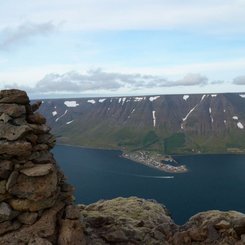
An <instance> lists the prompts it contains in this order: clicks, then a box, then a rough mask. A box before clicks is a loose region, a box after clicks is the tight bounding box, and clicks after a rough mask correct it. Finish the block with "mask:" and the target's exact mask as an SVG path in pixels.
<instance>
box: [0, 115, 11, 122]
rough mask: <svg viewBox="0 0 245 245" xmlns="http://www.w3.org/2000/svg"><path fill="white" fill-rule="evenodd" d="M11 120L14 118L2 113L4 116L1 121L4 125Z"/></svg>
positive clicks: (0, 118)
mask: <svg viewBox="0 0 245 245" xmlns="http://www.w3.org/2000/svg"><path fill="white" fill-rule="evenodd" d="M11 120H12V118H11V117H10V116H9V115H8V114H6V113H2V115H1V116H0V121H2V122H3V123H7V122H9V121H11Z"/></svg>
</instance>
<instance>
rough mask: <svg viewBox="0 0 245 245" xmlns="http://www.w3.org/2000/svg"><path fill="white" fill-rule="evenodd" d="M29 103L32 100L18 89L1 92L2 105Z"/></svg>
mask: <svg viewBox="0 0 245 245" xmlns="http://www.w3.org/2000/svg"><path fill="white" fill-rule="evenodd" d="M29 101H30V100H29V98H28V96H27V94H26V92H25V91H21V90H18V89H10V90H1V91H0V103H15V104H20V105H26V104H28V103H29Z"/></svg>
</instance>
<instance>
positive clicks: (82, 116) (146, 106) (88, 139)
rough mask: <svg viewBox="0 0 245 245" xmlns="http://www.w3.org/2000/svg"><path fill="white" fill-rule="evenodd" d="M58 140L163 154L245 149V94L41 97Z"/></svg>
mask: <svg viewBox="0 0 245 245" xmlns="http://www.w3.org/2000/svg"><path fill="white" fill-rule="evenodd" d="M40 112H41V113H42V114H43V115H44V116H45V117H46V118H47V120H48V124H49V126H51V127H52V128H53V133H54V134H55V135H56V136H57V137H58V142H59V143H65V144H75V145H81V146H88V147H102V148H113V149H127V150H137V149H147V150H156V151H162V152H165V153H169V154H173V153H190V152H193V153H200V152H201V153H208V152H209V153H213V152H216V153H218V152H222V153H223V152H242V151H244V150H245V130H244V127H245V93H223V94H190V95H187V94H185V95H184V94H183V95H159V96H158V95H156V96H137V97H136V96H135V97H111V98H108V97H105V98H79V99H77V98H76V99H48V100H43V104H42V107H41V109H40Z"/></svg>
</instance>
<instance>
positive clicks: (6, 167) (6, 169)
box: [0, 160, 13, 179]
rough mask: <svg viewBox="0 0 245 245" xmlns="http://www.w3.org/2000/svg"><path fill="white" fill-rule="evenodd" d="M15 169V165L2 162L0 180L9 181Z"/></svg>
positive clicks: (0, 162) (9, 162)
mask: <svg viewBox="0 0 245 245" xmlns="http://www.w3.org/2000/svg"><path fill="white" fill-rule="evenodd" d="M12 169H13V163H12V162H11V161H8V160H3V161H1V160H0V178H2V179H7V178H8V177H9V175H10V172H11V170H12Z"/></svg>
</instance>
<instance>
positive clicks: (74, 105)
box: [64, 100, 79, 107]
mask: <svg viewBox="0 0 245 245" xmlns="http://www.w3.org/2000/svg"><path fill="white" fill-rule="evenodd" d="M64 104H65V105H66V106H67V107H77V106H79V104H78V103H77V102H76V101H75V100H73V101H65V102H64Z"/></svg>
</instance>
